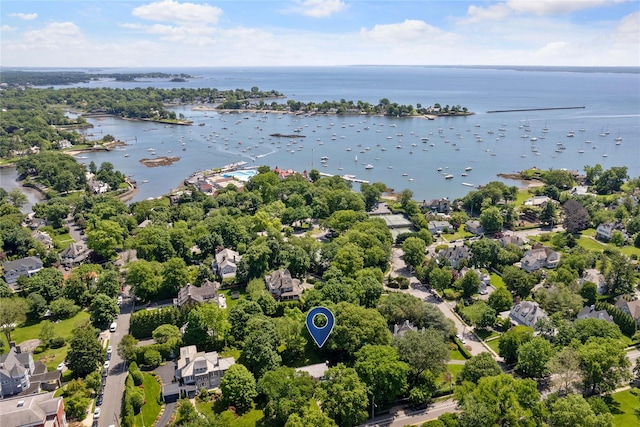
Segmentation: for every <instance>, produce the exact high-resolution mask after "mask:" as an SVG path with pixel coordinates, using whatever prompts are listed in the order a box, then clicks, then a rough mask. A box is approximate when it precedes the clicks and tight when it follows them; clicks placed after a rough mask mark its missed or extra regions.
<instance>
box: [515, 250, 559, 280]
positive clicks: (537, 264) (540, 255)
mask: <svg viewBox="0 0 640 427" xmlns="http://www.w3.org/2000/svg"><path fill="white" fill-rule="evenodd" d="M559 263H560V253H558V252H556V251H554V250H553V249H551V248H549V247H546V246H543V245H542V244H540V243H538V244H537V245H535V246H534V247H533V248H531V249H530V250H528V251H527V252H525V253H524V256H523V257H522V259H521V260H520V267H521V268H522V269H523V270H525V271H526V272H527V273H531V272H533V271H536V270H540V269H541V268H555V267H557V266H558V264H559Z"/></svg>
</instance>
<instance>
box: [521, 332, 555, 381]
mask: <svg viewBox="0 0 640 427" xmlns="http://www.w3.org/2000/svg"><path fill="white" fill-rule="evenodd" d="M553 353H554V351H553V347H552V346H551V343H550V342H549V341H547V340H546V339H544V338H542V337H533V338H532V339H531V340H530V341H528V342H525V343H524V344H522V345H521V346H520V347H518V363H517V364H516V367H515V369H516V371H517V372H518V373H520V374H521V375H522V376H524V377H525V378H542V377H544V376H546V375H548V374H549V368H548V366H547V365H548V363H549V361H550V360H551V358H552V357H553Z"/></svg>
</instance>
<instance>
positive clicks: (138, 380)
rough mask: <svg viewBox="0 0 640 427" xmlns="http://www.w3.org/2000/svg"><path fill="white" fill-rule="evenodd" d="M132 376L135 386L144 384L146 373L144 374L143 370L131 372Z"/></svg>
mask: <svg viewBox="0 0 640 427" xmlns="http://www.w3.org/2000/svg"><path fill="white" fill-rule="evenodd" d="M131 378H132V379H133V384H134V385H135V386H139V385H142V383H143V382H144V375H142V372H140V371H134V372H131Z"/></svg>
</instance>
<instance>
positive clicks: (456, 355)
mask: <svg viewBox="0 0 640 427" xmlns="http://www.w3.org/2000/svg"><path fill="white" fill-rule="evenodd" d="M449 357H450V359H451V360H467V359H466V358H465V357H464V356H463V355H462V353H460V350H458V347H456V348H454V349H453V350H451V351H449Z"/></svg>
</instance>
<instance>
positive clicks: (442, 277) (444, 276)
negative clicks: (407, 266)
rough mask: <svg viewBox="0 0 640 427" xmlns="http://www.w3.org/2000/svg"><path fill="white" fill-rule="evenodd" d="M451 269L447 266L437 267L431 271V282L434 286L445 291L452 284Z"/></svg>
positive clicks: (440, 290)
mask: <svg viewBox="0 0 640 427" xmlns="http://www.w3.org/2000/svg"><path fill="white" fill-rule="evenodd" d="M451 279H452V276H451V270H449V269H447V268H446V267H445V268H440V267H436V268H434V269H433V270H431V273H429V284H430V285H431V287H432V288H434V289H436V290H437V291H439V292H442V291H444V290H445V289H446V288H448V287H449V285H451Z"/></svg>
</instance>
